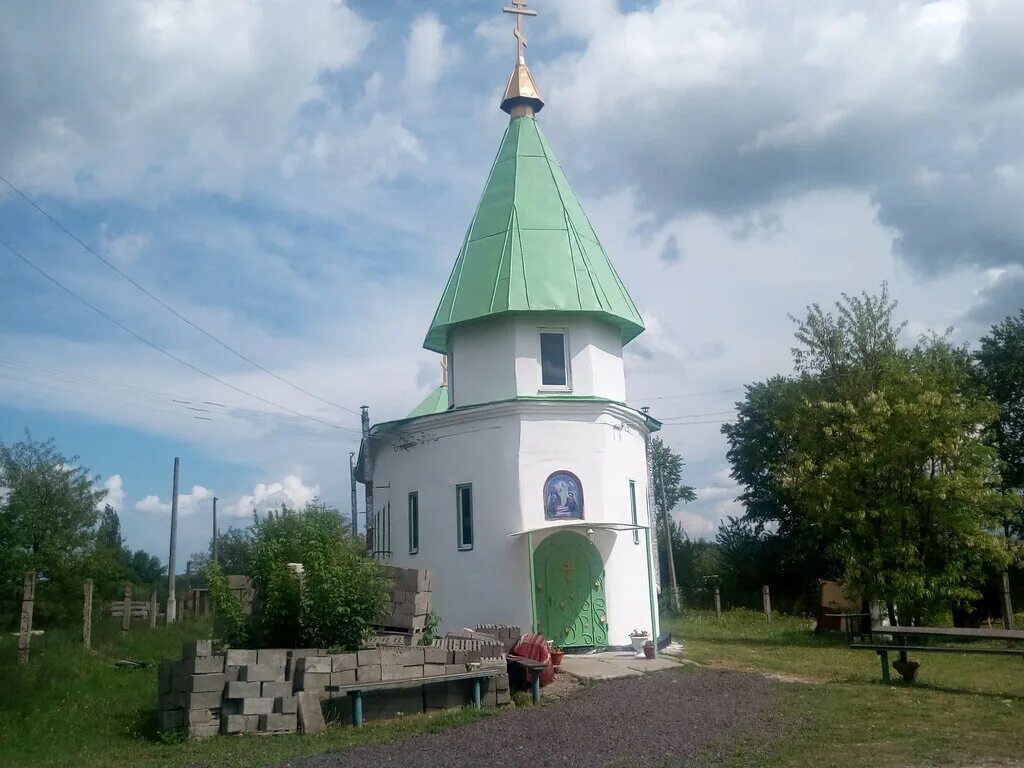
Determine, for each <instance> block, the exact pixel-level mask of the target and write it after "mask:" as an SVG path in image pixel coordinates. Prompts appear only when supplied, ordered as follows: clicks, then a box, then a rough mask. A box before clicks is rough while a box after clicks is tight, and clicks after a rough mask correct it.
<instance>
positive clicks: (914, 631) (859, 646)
mask: <svg viewBox="0 0 1024 768" xmlns="http://www.w3.org/2000/svg"><path fill="white" fill-rule="evenodd" d="M879 636H881V637H879ZM865 637H866V638H867V641H866V642H865V640H864V638H865ZM885 638H891V641H890V640H887V639H885ZM915 638H922V639H925V640H927V639H929V638H939V639H942V640H960V641H972V640H1000V641H1007V642H1010V643H1014V642H1018V643H1020V642H1024V630H1019V629H974V628H961V627H901V626H895V627H885V626H875V627H872V628H871V631H870V632H868V633H867V634H866V635H864V634H862V635H861V636H860V638H858V639H856V640H852V641H851V642H850V648H851V649H853V650H864V651H874V652H875V653H877V654H878V655H879V657H880V659H881V663H882V680H883V681H884V682H886V683H888V682H889V652H890V651H897V652H898V653H899V658H900V661H901V662H904V663H905V662H907V653H908V652H909V651H915V652H921V653H977V654H994V655H1000V656H1024V648H1007V647H1001V648H993V647H983V648H979V647H976V646H974V647H971V646H963V645H960V646H949V645H925V644H922V643H921V642H920V641H919V642H918V644H916V645H912V644H911V643H913V641H914V639H915Z"/></svg>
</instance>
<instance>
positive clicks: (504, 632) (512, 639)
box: [475, 624, 523, 653]
mask: <svg viewBox="0 0 1024 768" xmlns="http://www.w3.org/2000/svg"><path fill="white" fill-rule="evenodd" d="M475 632H476V633H477V634H480V635H489V636H490V637H493V638H494V639H495V640H497V641H498V642H500V643H501V645H502V647H503V648H504V649H505V653H508V652H509V651H511V650H512V648H514V647H515V644H516V643H517V642H519V638H520V637H522V634H523V633H522V632H521V631H520V629H519V627H516V626H513V625H511V624H478V625H477V627H476V630H475Z"/></svg>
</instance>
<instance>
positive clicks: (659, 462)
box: [651, 437, 697, 516]
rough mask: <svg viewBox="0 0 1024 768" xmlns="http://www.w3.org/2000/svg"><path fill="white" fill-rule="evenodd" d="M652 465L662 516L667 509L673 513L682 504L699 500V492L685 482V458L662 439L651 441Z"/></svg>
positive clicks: (656, 438) (656, 503) (657, 438)
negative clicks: (662, 511)
mask: <svg viewBox="0 0 1024 768" xmlns="http://www.w3.org/2000/svg"><path fill="white" fill-rule="evenodd" d="M651 465H652V468H653V473H654V501H655V507H656V509H657V511H658V513H659V516H660V514H661V510H663V509H665V510H667V511H668V512H669V513H671V512H672V511H673V510H674V509H675V508H676V507H677V506H679V505H680V504H688V503H690V502H691V501H694V500H695V499H696V498H697V492H696V490H695V489H694V488H693V487H692V486H689V485H687V484H686V483H684V482H683V468H684V467H685V466H686V465H685V463H684V462H683V457H682V455H680V454H679V453H678V452H676V451H674V450H672V448H671V447H669V446H667V445H665V443H664V442H663V441H662V439H661V438H660V437H655V438H653V439H652V440H651Z"/></svg>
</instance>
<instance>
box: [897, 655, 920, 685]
mask: <svg viewBox="0 0 1024 768" xmlns="http://www.w3.org/2000/svg"><path fill="white" fill-rule="evenodd" d="M892 666H893V668H894V669H895V670H896V671H897V672H899V673H900V674H901V675H903V682H905V683H912V682H914V679H915V678H916V677H917V668H918V667H920V666H921V663H920V662H918V661H909V660H908V661H904V660H903V659H897V660H896V661H894V662H893V663H892Z"/></svg>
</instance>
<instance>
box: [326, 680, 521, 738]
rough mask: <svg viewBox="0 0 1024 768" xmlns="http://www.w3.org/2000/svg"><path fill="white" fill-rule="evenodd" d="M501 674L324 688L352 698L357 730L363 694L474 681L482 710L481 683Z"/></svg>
mask: <svg viewBox="0 0 1024 768" xmlns="http://www.w3.org/2000/svg"><path fill="white" fill-rule="evenodd" d="M496 674H501V670H500V669H497V670H496V669H495V668H493V667H491V668H487V667H481V668H480V669H474V670H470V671H468V672H457V673H454V674H451V675H436V676H434V677H417V678H413V679H411V680H382V681H380V682H378V683H349V684H347V685H328V686H326V687H325V688H324V690H325V691H329V692H330V693H344V694H345V695H346V696H351V697H352V724H353V725H354V726H355V727H356V728H361V727H362V725H363V694H364V693H368V692H371V691H392V690H400V689H402V688H422V687H423V686H425V685H433V684H436V683H448V682H455V681H459V680H472V681H473V706H474V707H475V708H476V709H480V706H481V704H480V700H481V696H480V683H481V681H483V680H484V679H486V678H489V677H494V676H495V675H496Z"/></svg>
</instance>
